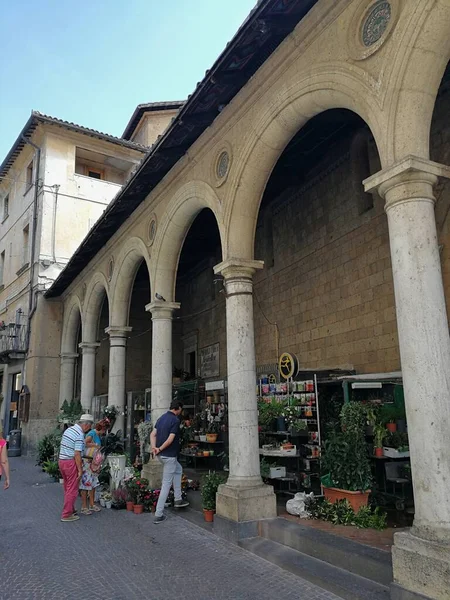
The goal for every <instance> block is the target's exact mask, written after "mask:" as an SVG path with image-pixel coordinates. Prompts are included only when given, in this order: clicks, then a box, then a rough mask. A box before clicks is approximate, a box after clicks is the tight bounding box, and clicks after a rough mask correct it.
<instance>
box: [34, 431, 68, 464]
mask: <svg viewBox="0 0 450 600" xmlns="http://www.w3.org/2000/svg"><path fill="white" fill-rule="evenodd" d="M61 436H62V433H61V431H60V430H59V429H56V430H55V431H53V432H52V433H49V434H48V435H44V437H43V438H42V439H41V440H39V442H38V447H37V461H36V464H37V465H43V464H44V463H45V462H46V461H48V460H53V458H54V456H55V455H56V454H57V453H58V450H59V445H60V443H61Z"/></svg>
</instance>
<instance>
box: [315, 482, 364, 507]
mask: <svg viewBox="0 0 450 600" xmlns="http://www.w3.org/2000/svg"><path fill="white" fill-rule="evenodd" d="M323 492H324V496H325V498H326V499H327V500H329V501H330V502H332V503H334V502H337V500H348V503H349V504H350V506H351V507H352V508H353V510H354V511H355V513H356V512H358V510H359V509H360V508H361V507H362V506H367V505H368V503H369V494H370V490H367V491H366V492H350V491H349V490H341V489H339V488H327V487H324V488H323Z"/></svg>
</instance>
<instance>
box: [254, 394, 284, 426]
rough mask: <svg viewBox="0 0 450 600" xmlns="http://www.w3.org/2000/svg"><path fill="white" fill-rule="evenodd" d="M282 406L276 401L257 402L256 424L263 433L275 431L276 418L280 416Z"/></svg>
mask: <svg viewBox="0 0 450 600" xmlns="http://www.w3.org/2000/svg"><path fill="white" fill-rule="evenodd" d="M280 408H282V404H281V403H280V402H278V401H277V400H270V401H269V402H266V401H265V400H260V401H259V402H258V423H259V425H260V427H261V429H262V430H263V431H273V430H275V429H276V418H277V417H278V415H279V414H280Z"/></svg>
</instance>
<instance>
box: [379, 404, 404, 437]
mask: <svg viewBox="0 0 450 600" xmlns="http://www.w3.org/2000/svg"><path fill="white" fill-rule="evenodd" d="M402 414H403V411H401V410H400V409H399V407H398V406H396V405H395V404H384V405H383V406H382V408H381V412H380V418H381V420H382V422H383V423H385V424H386V429H387V430H388V431H390V432H391V433H394V432H396V431H397V422H396V421H397V419H399V418H401V416H402Z"/></svg>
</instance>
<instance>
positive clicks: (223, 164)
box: [216, 150, 230, 179]
mask: <svg viewBox="0 0 450 600" xmlns="http://www.w3.org/2000/svg"><path fill="white" fill-rule="evenodd" d="M229 164H230V157H229V155H228V152H227V151H226V150H224V151H223V152H222V153H221V154H220V156H219V158H218V160H217V170H216V172H217V177H218V178H219V179H223V177H225V175H226V174H227V173H228V167H229Z"/></svg>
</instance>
